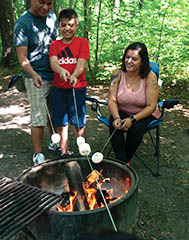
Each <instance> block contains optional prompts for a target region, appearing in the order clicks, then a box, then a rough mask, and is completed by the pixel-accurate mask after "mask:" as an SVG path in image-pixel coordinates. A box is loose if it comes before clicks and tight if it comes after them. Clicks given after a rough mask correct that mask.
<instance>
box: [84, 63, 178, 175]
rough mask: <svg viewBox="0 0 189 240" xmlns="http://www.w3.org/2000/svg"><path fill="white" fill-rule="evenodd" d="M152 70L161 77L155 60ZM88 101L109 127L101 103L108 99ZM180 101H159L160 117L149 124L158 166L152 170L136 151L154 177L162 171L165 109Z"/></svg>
mask: <svg viewBox="0 0 189 240" xmlns="http://www.w3.org/2000/svg"><path fill="white" fill-rule="evenodd" d="M150 65H151V68H152V71H153V72H154V73H155V74H156V76H157V78H158V77H159V66H158V64H157V63H155V62H150ZM86 100H87V101H90V102H92V104H91V110H92V111H95V112H96V113H97V119H98V120H99V121H100V122H102V123H103V124H105V125H106V126H107V127H109V125H110V124H109V119H108V118H107V117H106V116H104V115H103V114H102V112H101V105H108V102H107V101H99V100H97V99H96V98H93V97H90V96H87V97H86ZM178 103H179V101H178V100H176V99H172V100H166V101H161V100H159V101H158V107H159V110H160V113H161V114H160V117H159V118H158V119H156V120H153V121H152V122H151V123H149V124H148V126H147V129H146V132H148V134H149V136H150V139H151V142H152V145H153V148H154V151H155V156H156V168H155V170H152V168H150V167H149V166H148V165H147V164H146V162H145V161H144V160H143V159H142V158H141V157H140V156H139V154H138V153H137V152H136V153H135V157H136V159H137V160H138V161H139V162H141V163H142V164H143V166H144V167H145V168H147V169H148V170H149V171H150V172H151V174H152V175H153V176H154V177H157V176H160V174H159V172H160V125H161V124H162V123H163V115H164V111H165V109H170V108H172V107H174V105H176V104H178ZM153 129H155V136H153V135H152V130H153ZM111 151H112V148H111V149H110V150H109V152H108V155H107V157H108V156H109V155H110V153H111Z"/></svg>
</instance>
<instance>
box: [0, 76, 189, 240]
mask: <svg viewBox="0 0 189 240" xmlns="http://www.w3.org/2000/svg"><path fill="white" fill-rule="evenodd" d="M7 85H8V79H7V78H2V79H0V94H1V95H0V146H1V148H0V175H2V176H6V177H9V178H11V179H17V177H18V176H19V175H20V174H21V173H22V172H23V170H25V169H27V168H29V167H31V166H32V161H31V159H32V154H33V148H32V144H31V136H30V128H29V111H30V110H29V106H28V102H27V99H26V96H25V94H24V93H20V92H18V91H17V90H16V89H15V88H13V89H11V90H8V89H7ZM171 91H172V89H170V90H169V89H166V90H165V91H164V92H163V93H162V96H163V97H164V98H165V96H166V99H167V97H169V98H178V99H180V96H181V95H182V94H183V91H180V89H178V90H177V92H178V94H175V91H173V92H172V96H171V94H168V93H170V92H171ZM185 91H186V89H185ZM167 92H168V93H167ZM88 95H90V96H93V97H97V98H100V99H106V98H107V88H105V89H104V88H103V87H102V86H101V87H100V86H99V87H98V88H97V87H96V88H95V87H93V88H92V87H91V88H89V89H88ZM187 96H188V93H187ZM102 110H103V112H104V113H105V114H108V112H107V107H102ZM188 130H189V102H188V103H187V102H183V103H182V101H181V102H180V103H179V104H178V105H177V106H176V107H175V108H173V109H170V110H166V111H165V115H164V121H163V124H162V125H161V138H160V141H161V163H160V173H161V176H160V177H157V178H155V177H153V176H152V175H151V173H150V172H149V171H148V170H147V169H146V168H144V166H143V165H141V163H140V162H138V161H137V159H135V158H133V160H132V162H131V166H132V167H133V168H134V169H135V170H136V172H137V174H138V177H139V215H138V218H137V219H136V222H135V223H134V224H133V233H134V234H135V235H137V236H139V237H141V238H143V239H146V240H188V239H189V230H188V226H189V204H188V199H189V194H188V191H189V181H188V180H189V178H188V175H189V132H188ZM69 135H70V150H72V151H73V152H74V153H77V146H76V143H75V139H74V135H73V132H72V130H71V129H70V133H69ZM87 136H88V143H89V144H90V146H92V149H93V151H99V150H101V148H102V146H103V144H104V143H105V142H106V141H107V139H108V129H107V127H105V126H104V125H103V124H101V123H100V122H99V121H98V120H97V119H96V114H95V113H94V112H93V111H91V109H90V105H89V104H87ZM48 143H49V136H48V132H47V131H46V132H45V140H44V144H43V148H44V149H43V151H44V153H45V155H46V157H47V158H48V159H54V158H56V157H57V155H56V154H55V153H53V152H51V151H49V150H48V149H47V146H48ZM109 147H110V145H108V146H107V147H106V149H105V154H106V153H107V152H108V148H109ZM138 152H140V154H141V155H142V156H143V158H144V159H145V161H146V163H147V164H149V165H150V166H152V167H153V168H154V167H155V158H154V154H153V151H152V148H151V145H150V140H149V137H148V135H147V134H146V135H145V137H144V140H143V143H142V144H141V146H140V148H139V150H138ZM111 157H113V155H112V156H111ZM15 239H16V240H23V239H26V236H25V235H24V233H22V232H20V233H19V234H17V235H16V236H15Z"/></svg>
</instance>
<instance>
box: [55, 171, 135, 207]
mask: <svg viewBox="0 0 189 240" xmlns="http://www.w3.org/2000/svg"><path fill="white" fill-rule="evenodd" d="M106 181H110V179H109V178H104V177H103V175H102V170H101V171H100V172H98V171H97V170H93V171H92V172H91V173H90V174H89V175H88V176H87V181H86V182H84V183H83V189H84V192H85V196H83V197H86V200H87V203H88V206H89V209H90V210H94V209H96V208H101V207H104V206H105V204H104V201H103V198H102V196H101V193H102V192H103V195H104V197H105V199H106V201H107V203H109V202H110V201H111V197H112V196H113V188H111V189H105V190H102V188H101V186H102V184H103V182H106ZM125 182H126V185H127V189H126V193H127V192H128V189H129V188H130V182H131V179H130V178H129V177H126V178H125ZM76 197H77V192H76V191H75V192H72V194H69V197H68V201H67V202H66V203H67V205H66V206H65V207H62V205H61V204H60V205H58V206H57V210H58V211H60V212H71V211H74V203H75V199H76ZM118 199H120V197H117V200H118ZM63 201H64V199H63ZM63 201H62V202H63ZM65 201H66V200H65Z"/></svg>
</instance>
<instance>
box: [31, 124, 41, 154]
mask: <svg viewBox="0 0 189 240" xmlns="http://www.w3.org/2000/svg"><path fill="white" fill-rule="evenodd" d="M43 133H44V127H31V136H32V143H33V148H34V152H35V153H40V152H42V142H43Z"/></svg>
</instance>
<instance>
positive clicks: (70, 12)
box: [58, 8, 78, 23]
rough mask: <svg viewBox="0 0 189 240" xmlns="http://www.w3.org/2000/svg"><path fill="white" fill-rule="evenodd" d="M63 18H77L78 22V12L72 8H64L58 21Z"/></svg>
mask: <svg viewBox="0 0 189 240" xmlns="http://www.w3.org/2000/svg"><path fill="white" fill-rule="evenodd" d="M62 18H68V19H72V18H75V21H76V23H78V15H77V12H76V11H75V10H74V9H72V8H64V9H63V10H61V11H60V13H59V17H58V22H60V21H61V19H62Z"/></svg>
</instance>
